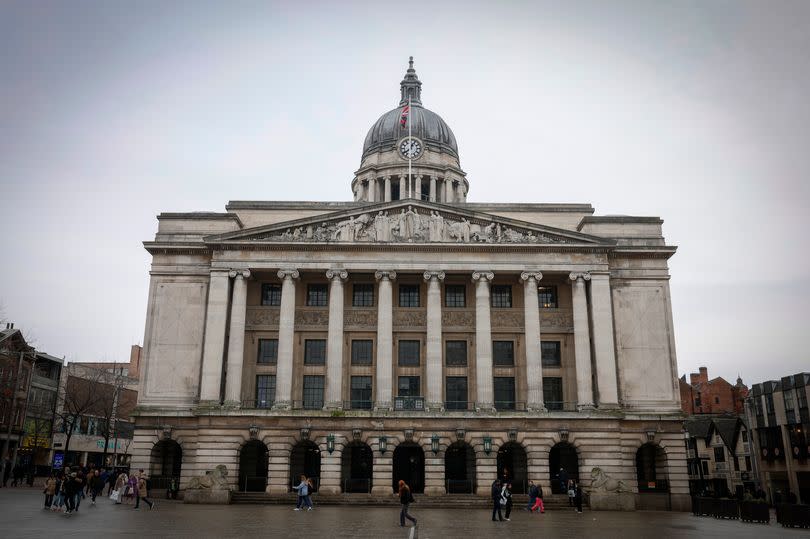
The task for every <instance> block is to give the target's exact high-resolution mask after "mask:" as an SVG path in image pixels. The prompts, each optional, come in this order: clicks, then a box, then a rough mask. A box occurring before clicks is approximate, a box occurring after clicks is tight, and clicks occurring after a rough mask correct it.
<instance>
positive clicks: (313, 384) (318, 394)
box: [304, 375, 323, 410]
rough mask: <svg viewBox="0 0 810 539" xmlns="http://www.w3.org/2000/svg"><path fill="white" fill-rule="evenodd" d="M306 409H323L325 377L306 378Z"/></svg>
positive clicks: (308, 376)
mask: <svg viewBox="0 0 810 539" xmlns="http://www.w3.org/2000/svg"><path fill="white" fill-rule="evenodd" d="M304 408H306V409H307V410H317V409H320V408H323V376H310V375H306V376H304Z"/></svg>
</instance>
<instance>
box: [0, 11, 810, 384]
mask: <svg viewBox="0 0 810 539" xmlns="http://www.w3.org/2000/svg"><path fill="white" fill-rule="evenodd" d="M500 4H503V3H500V2H492V1H485V2H473V1H464V2H457V3H454V2H435V1H434V2H420V1H409V2H396V3H393V2H392V3H390V4H388V5H386V3H384V2H379V1H374V2H306V1H298V2H293V1H288V2H277V3H273V2H256V3H253V2H239V1H229V2H219V3H206V2H203V1H193V2H166V1H161V2H146V1H139V2H124V1H109V0H104V1H99V2H92V1H71V2H66V1H55V2H49V1H44V0H38V1H36V2H31V1H28V0H24V1H20V2H9V1H4V2H2V4H0V226H2V233H1V234H0V253H1V254H0V304H2V307H3V314H4V316H5V318H7V319H9V320H11V321H14V322H15V323H16V327H18V328H23V329H24V330H25V331H26V332H28V334H29V335H31V336H32V337H33V339H34V341H35V343H36V346H37V347H38V348H39V349H40V350H43V351H47V352H48V353H50V354H53V355H56V356H67V358H68V359H69V360H83V361H98V360H110V361H112V360H119V361H124V360H127V359H128V354H129V346H130V344H133V343H141V342H142V340H143V331H144V321H145V311H146V300H147V288H148V279H149V276H148V271H149V263H150V258H149V256H148V253H147V252H146V251H145V250H144V249H143V247H142V245H141V242H142V241H144V240H149V239H152V238H153V237H154V233H155V231H156V229H157V221H156V220H155V216H156V215H157V214H158V213H159V212H161V211H200V210H207V211H224V207H225V204H226V203H227V201H228V200H351V198H352V195H351V189H350V182H351V179H352V173H353V171H354V170H356V169H357V167H358V166H359V163H360V153H361V149H362V144H363V139H364V137H365V135H366V132H367V130H368V128H369V127H370V126H371V124H372V123H373V122H374V121H375V120H376V119H377V118H378V117H379V116H380V115H381V114H382V113H383V112H385V111H387V110H389V109H391V108H393V107H395V106H396V105H397V103H398V100H399V81H400V80H401V79H402V76H403V74H404V72H405V69H406V68H407V59H408V56H409V55H413V56H414V57H415V68H416V70H417V73H418V75H419V77H420V79H421V80H422V81H423V92H422V97H423V102H424V104H425V106H426V107H428V108H430V109H431V110H433V111H435V112H437V113H439V114H440V115H441V116H442V117H443V118H444V119H445V120H446V121H447V123H448V124H449V125H450V126H451V128H452V129H453V130H454V132H455V135H456V139H457V140H458V144H459V151H460V155H461V164H462V167H463V168H464V170H465V171H466V172H467V174H468V176H467V178H468V180H469V182H470V193H469V201H470V202H588V203H591V204H593V206H594V207H595V208H596V213H597V214H599V215H611V214H628V215H653V216H660V217H662V218H663V219H664V234H665V236H666V239H667V241H668V242H669V243H671V244H673V245H677V246H678V252H677V254H676V255H675V256H674V257H673V258H672V259H671V260H670V268H671V273H672V281H671V286H672V296H673V303H674V318H675V334H676V343H677V354H678V363H679V371H680V372H679V374H683V373H685V372H690V371H695V370H697V368H698V367H699V366H701V365H706V366H708V367H709V374H710V376H715V375H717V376H723V377H725V378H726V379H728V380H729V381H732V382H733V380H734V379H736V377H737V374H738V373H739V374H741V375H742V377H743V379H744V381H745V382H746V383H749V384H750V383H756V382H760V381H763V380H766V379H773V378H779V377H781V376H785V375H788V374H793V373H796V372H799V371H802V370H805V371H807V370H810V354H808V352H807V340H806V337H807V334H808V329H810V328H808V323H807V318H806V316H807V314H808V307H809V306H810V286H808V285H810V263H809V262H808V261H809V260H810V256H809V255H808V247H810V245H809V244H810V242H808V232H810V212H809V211H808V203H810V187H809V186H808V184H809V183H810V174H808V173H809V172H810V104H808V101H810V2H806V1H801V0H800V1H796V2H787V1H767V2H766V1H764V0H763V1H762V2H744V1H740V0H729V1H715V2H712V1H706V0H702V1H687V0H682V1H677V2H660V1H649V2H627V1H625V2H621V1H611V2H604V1H594V2H571V1H569V2H539V1H532V2H525V3H518V2H510V3H508V5H500Z"/></svg>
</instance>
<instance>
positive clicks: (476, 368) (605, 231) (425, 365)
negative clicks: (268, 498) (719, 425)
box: [133, 69, 688, 509]
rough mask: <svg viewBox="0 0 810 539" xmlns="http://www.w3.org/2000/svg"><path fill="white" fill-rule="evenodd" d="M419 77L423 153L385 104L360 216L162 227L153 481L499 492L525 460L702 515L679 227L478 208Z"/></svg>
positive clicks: (237, 215)
mask: <svg viewBox="0 0 810 539" xmlns="http://www.w3.org/2000/svg"><path fill="white" fill-rule="evenodd" d="M411 71H412V69H411V70H409V74H408V75H406V79H405V80H404V81H403V85H402V98H403V100H405V103H410V104H411V112H410V116H409V119H408V120H406V124H407V121H413V122H415V125H414V126H413V127H414V129H415V130H416V128H417V127H419V129H418V131H419V133H420V137H421V138H420V139H419V140H418V141H416V142H418V143H419V146H418V148H419V150H418V151H419V156H418V158H414V157H413V156H412V157H411V160H410V161H411V162H409V160H408V159H407V158H406V157H405V156H404V154H403V153H402V151H403V148H405V147H406V146H407V145H405V146H403V141H404V142H408V141H411V140H416V139H415V138H414V139H412V138H409V137H408V131H407V129H408V128H407V127H401V131H397V129H399V128H400V127H398V126H396V125H394V126H393V127H392V126H391V121H392V120H391V118H394V120H398V119H399V118H400V117H401V116H402V113H401V110H400V109H395V110H394V111H392V112H393V113H394V114H393V115H392V114H391V112H389V113H386V115H384V116H383V117H382V118H381V119H380V121H378V122H377V123H376V124H375V126H374V127H373V128H372V132H370V133H369V136H368V137H367V139H366V147H365V148H364V152H363V159H362V166H361V169H360V171H358V173H357V174H356V176H355V179H354V180H353V182H352V189H353V192H354V199H355V200H354V202H350V203H347V202H277V203H276V202H244V201H241V202H231V203H229V204H228V206H227V213H221V214H210V213H188V214H176V213H170V214H161V215H160V216H159V217H158V222H159V226H158V232H157V235H156V237H155V240H154V241H148V242H145V247H146V249H147V250H148V251H149V252H150V254H151V255H152V269H151V273H150V288H149V303H148V311H147V313H148V314H147V320H146V332H145V338H144V352H143V359H142V376H141V380H140V384H141V388H140V393H139V406H138V410H137V412H136V432H135V441H134V444H133V445H134V449H133V466H134V467H143V468H146V469H150V470H151V473H152V475H153V476H162V477H165V476H168V475H179V476H180V478H181V485H182V486H185V485H187V484H188V483H189V481H190V480H191V478H193V477H196V476H198V475H200V474H202V473H204V472H205V471H206V470H210V469H212V468H213V467H215V466H216V465H220V464H223V465H225V466H226V467H227V469H228V471H229V475H228V476H227V477H228V480H229V481H230V482H231V484H232V485H233V487H234V489H240V490H257V489H260V490H266V491H267V492H271V493H282V492H288V491H289V489H290V482H291V478H292V476H297V475H298V474H299V473H305V472H306V473H307V475H311V476H315V477H316V479H317V483H318V485H317V489H318V491H319V492H320V493H341V492H358V491H364V492H368V491H370V492H371V493H373V494H378V495H389V494H390V493H391V492H392V485H393V483H394V482H395V481H396V480H397V479H399V478H404V479H406V480H408V481H409V482H411V483H413V484H414V485H413V486H414V487H415V490H416V491H417V492H424V493H425V494H426V495H433V496H444V495H452V494H453V493H455V492H464V491H466V492H469V491H472V492H475V493H478V494H479V495H488V493H489V485H490V484H491V483H492V481H493V480H494V479H495V478H496V477H497V476H498V475H500V474H502V473H503V469H504V468H505V469H506V473H507V474H508V476H509V478H510V480H512V481H513V482H514V483H515V489H516V490H517V491H518V492H519V491H521V490H525V484H526V481H528V480H529V479H531V480H534V481H536V482H539V483H540V484H541V485H543V486H544V487H547V488H549V487H551V486H552V484H553V483H556V479H555V477H556V474H557V472H558V470H557V467H567V472H568V473H569V474H570V475H571V476H572V477H578V478H579V479H580V480H581V482H582V483H583V485H584V486H585V488H586V489H587V488H588V487H589V485H590V473H591V469H592V468H595V467H599V468H601V470H603V471H604V472H605V473H606V474H609V476H610V477H612V478H615V479H618V480H622V481H623V482H624V483H626V484H627V485H628V486H629V487H630V488H631V490H632V495H633V500H632V501H633V504H632V506H633V507H636V506H638V507H650V506H655V507H659V506H660V507H672V508H676V509H678V508H683V507H685V506H686V505H687V504H686V500H687V499H688V476H687V471H686V456H685V453H686V450H685V446H684V438H683V434H682V423H681V417H682V416H681V412H680V395H679V388H678V378H677V370H676V356H675V346H674V332H673V324H672V308H671V298H670V290H669V270H668V265H667V261H668V259H669V257H670V256H672V255H673V254H674V252H675V247H673V246H669V245H667V244H666V242H665V240H664V238H663V236H662V234H661V224H662V221H661V220H660V219H658V218H655V217H653V218H651V217H597V216H594V215H593V208H592V207H591V206H590V205H587V204H527V203H519V204H468V203H467V202H466V196H467V191H468V189H469V183H468V182H467V180H466V175H465V174H464V173H463V171H462V170H461V168H460V163H459V159H458V154H457V147H456V146H455V138H454V137H453V136H452V132H450V131H449V128H447V126H446V124H444V122H443V121H440V120H441V119H440V118H438V116H437V115H435V113H430V114H427V112H429V111H426V109H422V107H421V100H420V101H419V103H417V101H416V100H415V99H414V97H417V98H418V97H419V90H420V88H421V83H419V82H418V80H417V79H416V78H415V72H413V73H412V75H411ZM417 83H418V86H417ZM408 97H410V100H408V99H407V98H408ZM431 115H432V116H431ZM436 118H438V120H437V119H436ZM416 122H422V123H421V124H417V123H416ZM414 151H415V150H414ZM394 168H396V169H397V170H396V171H394ZM372 169H373V170H372ZM409 171H410V172H409ZM397 175H399V178H400V179H399V180H398V182H397V183H398V184H399V185H400V188H398V189H393V188H392V187H391V185H392V182H393V178H394V177H396V176H397ZM420 176H421V178H420ZM369 180H371V182H370V183H369ZM443 181H444V183H442V182H443ZM561 464H562V466H561ZM637 470H643V472H642V473H641V474H639V473H637ZM257 474H259V475H258V476H257ZM555 488H556V487H555ZM639 490H640V492H639ZM626 500H627V496H626V495H624V496H623V498H622V501H621V503H618V502H617V504H618V505H621V506H623V507H625V508H627V501H626ZM608 505H609V504H608ZM614 505H615V504H614Z"/></svg>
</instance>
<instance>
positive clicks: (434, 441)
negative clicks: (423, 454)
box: [430, 434, 439, 455]
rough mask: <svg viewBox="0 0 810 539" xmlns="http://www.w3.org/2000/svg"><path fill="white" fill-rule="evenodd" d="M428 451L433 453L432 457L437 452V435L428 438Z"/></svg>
mask: <svg viewBox="0 0 810 539" xmlns="http://www.w3.org/2000/svg"><path fill="white" fill-rule="evenodd" d="M430 449H431V450H432V451H433V454H434V455H435V454H436V453H438V452H439V435H438V434H434V435H433V436H431V437H430Z"/></svg>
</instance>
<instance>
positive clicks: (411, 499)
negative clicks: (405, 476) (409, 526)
mask: <svg viewBox="0 0 810 539" xmlns="http://www.w3.org/2000/svg"><path fill="white" fill-rule="evenodd" d="M415 501H416V500H414V499H413V492H411V489H408V503H414V502H415Z"/></svg>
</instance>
